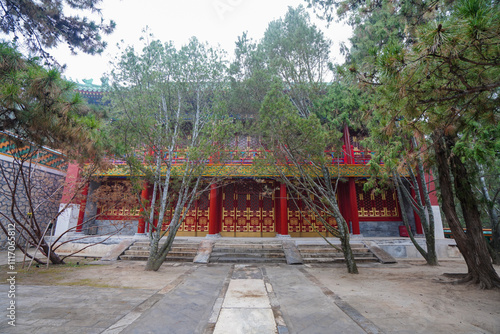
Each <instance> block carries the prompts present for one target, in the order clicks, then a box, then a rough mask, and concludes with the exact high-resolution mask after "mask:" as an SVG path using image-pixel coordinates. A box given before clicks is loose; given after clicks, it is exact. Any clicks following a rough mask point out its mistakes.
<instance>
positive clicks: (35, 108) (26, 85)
mask: <svg viewBox="0 0 500 334" xmlns="http://www.w3.org/2000/svg"><path fill="white" fill-rule="evenodd" d="M0 106H1V107H0V130H2V131H9V132H11V133H13V134H15V135H16V136H17V137H18V138H19V139H22V140H27V141H30V142H33V143H35V144H36V145H46V146H49V147H51V148H54V149H60V150H63V151H65V152H66V153H67V154H69V155H70V156H75V157H80V158H86V157H87V158H88V157H92V156H97V155H98V147H97V146H96V145H95V144H96V142H97V141H98V137H99V135H98V128H99V126H100V124H99V121H98V120H97V119H96V118H95V115H93V114H92V113H91V110H90V109H89V107H88V106H87V105H86V103H85V102H84V101H83V100H82V99H81V98H80V97H79V96H78V95H77V94H75V93H74V85H73V84H72V83H70V82H67V81H65V80H63V79H62V78H61V75H60V73H59V72H58V71H57V70H54V69H49V70H46V69H44V68H43V67H42V66H40V65H39V64H38V62H37V59H26V58H24V57H23V56H22V55H21V54H20V53H19V52H18V51H17V50H16V49H15V48H14V47H12V46H11V45H9V44H7V43H1V44H0Z"/></svg>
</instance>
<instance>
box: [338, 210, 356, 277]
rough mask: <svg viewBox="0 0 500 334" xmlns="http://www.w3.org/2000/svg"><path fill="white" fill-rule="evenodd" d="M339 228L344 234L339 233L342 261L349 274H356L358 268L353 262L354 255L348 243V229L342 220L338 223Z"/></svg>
mask: <svg viewBox="0 0 500 334" xmlns="http://www.w3.org/2000/svg"><path fill="white" fill-rule="evenodd" d="M338 225H339V227H340V226H342V230H344V231H345V233H343V232H342V230H341V232H340V244H341V246H342V252H343V253H344V259H345V262H346V266H347V272H348V273H349V274H358V266H357V265H356V261H355V260H354V255H353V254H352V248H351V244H350V243H349V239H350V238H349V227H348V226H347V223H346V221H345V220H344V219H341V221H340V222H339V224H338Z"/></svg>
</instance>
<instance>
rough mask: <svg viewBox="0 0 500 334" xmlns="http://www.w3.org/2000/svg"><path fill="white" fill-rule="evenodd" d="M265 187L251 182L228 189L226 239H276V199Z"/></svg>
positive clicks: (224, 199) (225, 196)
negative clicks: (266, 192) (265, 191)
mask: <svg viewBox="0 0 500 334" xmlns="http://www.w3.org/2000/svg"><path fill="white" fill-rule="evenodd" d="M263 188H264V186H263V185H262V184H259V183H256V182H252V181H247V182H241V183H237V184H229V185H227V186H225V187H224V190H223V197H222V206H223V207H222V229H221V235H222V236H236V237H263V236H275V214H274V197H273V196H272V195H266V194H265V193H264V191H263V190H264V189H263Z"/></svg>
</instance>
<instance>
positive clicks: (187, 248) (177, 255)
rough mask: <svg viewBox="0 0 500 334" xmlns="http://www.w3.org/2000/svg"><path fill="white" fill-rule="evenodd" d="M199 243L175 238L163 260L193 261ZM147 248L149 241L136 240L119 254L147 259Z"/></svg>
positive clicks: (124, 257)
mask: <svg viewBox="0 0 500 334" xmlns="http://www.w3.org/2000/svg"><path fill="white" fill-rule="evenodd" d="M160 244H163V242H162V241H160ZM199 245H200V241H196V240H183V239H175V240H174V243H173V245H172V249H171V250H170V252H169V253H168V255H167V258H166V259H165V261H169V262H193V259H194V257H195V256H196V253H197V252H198V247H199ZM149 248H150V247H149V241H137V242H136V243H134V244H133V245H132V246H131V247H130V248H129V249H128V250H126V251H125V253H124V255H121V256H120V259H121V260H135V261H147V259H148V256H149Z"/></svg>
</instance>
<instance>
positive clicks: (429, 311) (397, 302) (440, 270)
mask: <svg viewBox="0 0 500 334" xmlns="http://www.w3.org/2000/svg"><path fill="white" fill-rule="evenodd" d="M495 269H496V271H497V272H500V266H496V267H495ZM308 271H309V272H310V273H312V274H313V275H314V276H316V277H317V278H318V279H319V280H320V281H321V283H323V284H324V285H325V286H326V287H328V288H329V289H330V290H332V291H333V292H334V293H335V294H337V295H338V296H339V297H341V298H342V299H343V300H344V301H346V302H348V303H349V304H350V305H351V306H352V307H354V308H355V309H357V310H358V311H359V312H360V313H361V314H362V315H363V316H365V317H367V318H368V319H370V320H371V321H372V322H374V323H375V324H376V325H377V326H378V327H379V328H381V329H382V330H384V331H386V332H394V331H398V330H399V331H400V332H405V333H454V334H458V333H500V290H499V289H497V290H493V291H491V290H489V291H485V290H479V289H478V288H476V287H474V286H470V285H463V284H462V285H458V284H452V283H451V282H454V281H455V280H456V279H455V278H449V277H448V275H447V276H444V275H443V274H444V273H450V274H452V273H455V274H456V273H466V272H467V266H466V265H465V262H463V261H441V262H440V266H438V267H429V266H427V265H425V263H424V262H423V261H400V262H399V263H397V264H394V265H380V266H376V267H369V268H363V267H361V268H360V274H359V275H348V274H346V273H344V272H342V271H341V270H328V268H314V267H313V268H308ZM408 328H411V330H408Z"/></svg>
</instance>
